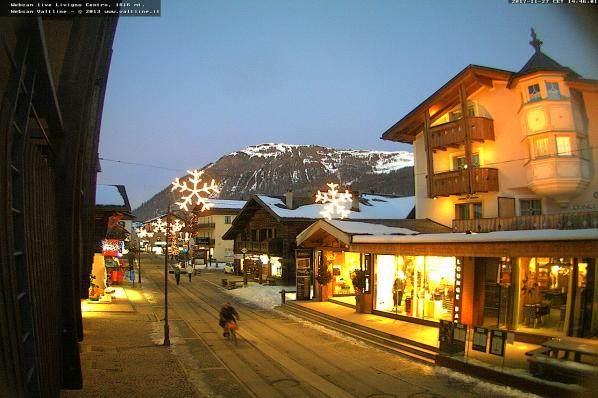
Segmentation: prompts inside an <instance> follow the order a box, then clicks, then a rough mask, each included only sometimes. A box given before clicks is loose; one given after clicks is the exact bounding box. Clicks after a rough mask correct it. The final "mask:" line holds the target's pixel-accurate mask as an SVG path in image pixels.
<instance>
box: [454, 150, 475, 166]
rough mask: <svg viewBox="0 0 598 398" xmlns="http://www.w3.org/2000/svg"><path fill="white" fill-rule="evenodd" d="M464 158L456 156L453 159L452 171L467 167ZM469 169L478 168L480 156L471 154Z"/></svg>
mask: <svg viewBox="0 0 598 398" xmlns="http://www.w3.org/2000/svg"><path fill="white" fill-rule="evenodd" d="M466 166H467V162H466V160H465V156H456V157H454V158H453V170H465V169H466V168H467V167H466ZM471 167H480V155H479V154H477V153H472V154H471Z"/></svg>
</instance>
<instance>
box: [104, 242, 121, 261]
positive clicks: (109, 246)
mask: <svg viewBox="0 0 598 398" xmlns="http://www.w3.org/2000/svg"><path fill="white" fill-rule="evenodd" d="M119 249H120V242H119V240H118V239H105V240H103V241H102V254H103V255H104V256H112V257H116V256H118V251H119Z"/></svg>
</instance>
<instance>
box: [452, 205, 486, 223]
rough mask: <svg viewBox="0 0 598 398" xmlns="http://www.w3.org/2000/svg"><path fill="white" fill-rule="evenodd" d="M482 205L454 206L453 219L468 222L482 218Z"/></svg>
mask: <svg viewBox="0 0 598 398" xmlns="http://www.w3.org/2000/svg"><path fill="white" fill-rule="evenodd" d="M483 217H484V212H483V209H482V203H481V202H476V203H458V204H456V205H455V219H457V220H469V219H478V218H483Z"/></svg>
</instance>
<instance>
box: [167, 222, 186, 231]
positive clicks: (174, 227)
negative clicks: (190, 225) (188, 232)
mask: <svg viewBox="0 0 598 398" xmlns="http://www.w3.org/2000/svg"><path fill="white" fill-rule="evenodd" d="M184 226H185V223H184V222H181V220H179V219H178V218H177V219H175V220H174V222H173V223H172V224H170V227H171V228H172V231H173V232H174V233H178V232H180V231H181V229H183V227H184Z"/></svg>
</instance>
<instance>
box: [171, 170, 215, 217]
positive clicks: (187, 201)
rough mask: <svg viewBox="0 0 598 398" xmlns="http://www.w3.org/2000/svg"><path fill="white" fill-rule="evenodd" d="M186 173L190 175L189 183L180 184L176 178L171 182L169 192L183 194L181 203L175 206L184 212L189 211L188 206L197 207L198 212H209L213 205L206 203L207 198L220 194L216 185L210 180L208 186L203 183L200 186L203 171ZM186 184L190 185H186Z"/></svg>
mask: <svg viewBox="0 0 598 398" xmlns="http://www.w3.org/2000/svg"><path fill="white" fill-rule="evenodd" d="M187 173H189V174H191V177H189V181H184V182H182V183H181V182H180V181H179V178H178V177H177V178H176V179H175V180H174V181H173V182H172V189H171V191H174V190H177V189H178V190H179V192H180V193H182V194H183V196H182V197H181V201H180V202H176V204H177V205H178V206H179V208H180V209H185V211H189V208H188V207H187V206H188V205H196V206H199V211H205V210H210V208H212V206H213V204H211V203H210V202H208V198H210V197H212V196H213V195H216V194H218V193H220V188H218V184H216V181H214V180H213V179H212V181H211V182H210V183H209V184H208V183H207V182H205V181H204V183H203V185H200V183H201V181H202V179H201V176H202V175H203V170H187ZM187 182H189V183H190V184H187ZM185 194H186V195H185Z"/></svg>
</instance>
